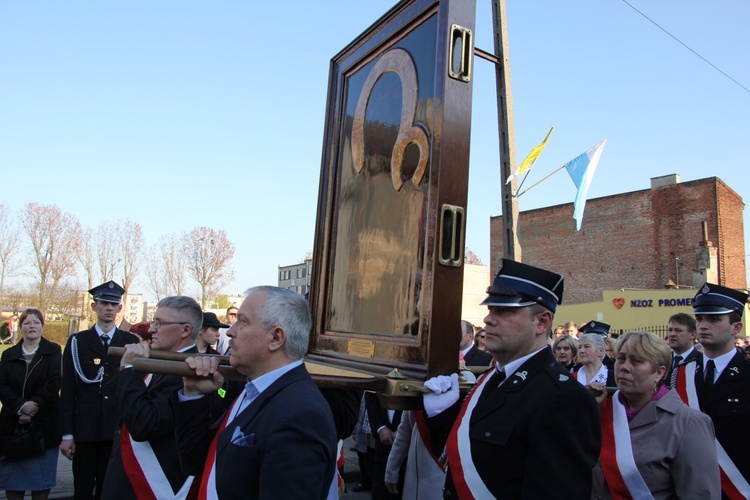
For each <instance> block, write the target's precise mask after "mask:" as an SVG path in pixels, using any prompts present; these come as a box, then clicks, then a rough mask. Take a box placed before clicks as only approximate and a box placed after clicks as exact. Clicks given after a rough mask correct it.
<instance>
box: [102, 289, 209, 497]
mask: <svg viewBox="0 0 750 500" xmlns="http://www.w3.org/2000/svg"><path fill="white" fill-rule="evenodd" d="M202 323H203V311H202V310H201V307H200V305H198V303H197V302H196V301H195V300H193V299H192V298H190V297H184V296H173V297H166V298H164V299H162V300H160V301H159V303H158V304H157V305H156V312H155V313H154V319H153V321H151V327H150V328H149V333H150V334H151V345H150V346H149V345H148V344H131V345H127V346H125V354H124V355H123V357H122V359H121V361H120V372H119V373H118V374H117V376H116V377H115V378H113V380H112V385H113V386H114V391H115V394H116V396H117V402H118V404H119V408H120V420H121V423H120V425H119V427H118V428H117V430H116V431H115V442H114V446H113V448H112V459H111V460H110V463H109V467H108V468H107V474H106V477H105V481H104V489H103V495H102V497H103V498H105V499H106V498H111V499H118V500H119V499H136V498H184V497H185V496H184V495H185V494H187V492H188V491H189V489H190V486H191V484H192V480H193V478H192V477H188V476H187V475H186V474H185V473H184V472H183V468H182V465H181V464H180V457H179V454H178V450H177V442H176V439H175V434H174V429H175V422H174V416H173V414H172V411H171V408H170V404H169V396H170V394H172V393H173V392H175V391H176V390H177V389H178V388H180V387H182V377H179V376H175V375H160V374H149V373H141V372H136V371H134V370H133V364H132V363H133V361H134V360H135V359H136V358H148V357H149V354H150V351H151V350H154V351H171V352H189V353H197V352H198V349H197V348H196V347H195V339H196V337H197V336H198V334H199V332H200V329H201V325H202Z"/></svg>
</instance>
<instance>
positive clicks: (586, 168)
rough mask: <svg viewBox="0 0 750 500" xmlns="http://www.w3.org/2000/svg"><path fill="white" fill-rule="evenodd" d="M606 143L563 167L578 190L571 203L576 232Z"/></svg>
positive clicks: (579, 227) (604, 141)
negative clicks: (574, 199)
mask: <svg viewBox="0 0 750 500" xmlns="http://www.w3.org/2000/svg"><path fill="white" fill-rule="evenodd" d="M606 142H607V139H604V140H603V141H602V142H600V143H599V144H597V145H596V146H594V147H593V148H591V149H589V150H588V151H586V152H585V153H583V154H582V155H580V156H578V157H576V158H574V159H573V160H571V161H569V162H568V163H566V164H565V165H564V166H565V169H566V170H567V171H568V173H569V174H570V178H571V179H573V182H574V183H575V185H576V187H577V188H578V193H577V194H576V201H575V202H574V203H573V207H574V210H573V218H574V219H575V220H576V231H580V230H581V223H582V222H583V209H584V207H586V195H587V194H588V192H589V186H590V185H591V179H593V177H594V172H596V166H597V164H598V163H599V158H601V156H602V150H603V149H604V144H605V143H606Z"/></svg>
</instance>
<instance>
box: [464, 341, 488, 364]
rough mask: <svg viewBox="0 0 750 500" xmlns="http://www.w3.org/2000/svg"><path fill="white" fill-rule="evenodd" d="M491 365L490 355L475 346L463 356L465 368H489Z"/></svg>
mask: <svg viewBox="0 0 750 500" xmlns="http://www.w3.org/2000/svg"><path fill="white" fill-rule="evenodd" d="M490 363H492V354H490V353H488V352H486V351H480V350H479V348H477V346H471V349H469V352H467V353H466V354H465V355H464V364H465V365H466V366H489V365H490Z"/></svg>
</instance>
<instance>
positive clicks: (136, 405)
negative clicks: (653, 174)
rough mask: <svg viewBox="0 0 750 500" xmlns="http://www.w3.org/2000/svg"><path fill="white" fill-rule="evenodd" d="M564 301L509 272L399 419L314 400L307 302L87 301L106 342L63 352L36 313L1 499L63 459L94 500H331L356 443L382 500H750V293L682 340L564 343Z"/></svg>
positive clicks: (547, 285)
mask: <svg viewBox="0 0 750 500" xmlns="http://www.w3.org/2000/svg"><path fill="white" fill-rule="evenodd" d="M563 282H564V280H563V277H562V276H560V275H558V274H556V273H554V272H550V271H547V270H544V269H540V268H537V267H533V266H530V265H526V264H521V263H518V262H514V261H512V260H507V259H503V261H502V262H501V265H500V268H499V270H498V272H497V275H496V276H495V277H494V279H493V282H492V285H491V286H490V287H489V288H488V290H487V297H486V298H485V300H484V301H483V302H482V304H483V305H485V306H487V308H488V314H487V316H486V317H485V318H484V326H483V327H481V328H478V327H475V326H474V325H472V324H471V323H470V322H468V321H462V322H461V323H460V325H457V334H456V335H457V336H459V337H460V340H459V342H458V344H459V353H458V358H459V361H460V363H459V367H460V370H462V371H460V373H454V374H450V375H441V376H437V377H433V378H430V379H429V380H427V381H425V383H424V386H425V388H426V390H427V393H426V394H425V395H424V398H423V404H424V410H418V411H404V412H402V411H398V410H393V409H389V408H386V407H383V406H382V405H381V404H380V402H379V400H378V398H377V397H376V395H375V394H373V393H369V392H365V393H362V392H361V391H358V390H343V389H342V390H338V389H335V390H334V389H318V387H317V386H316V385H315V383H314V382H313V380H312V378H311V376H310V374H309V373H308V372H307V369H306V367H305V364H304V363H303V356H304V355H305V354H306V353H307V350H308V347H309V346H308V342H309V332H310V329H311V318H310V311H309V307H308V303H307V301H306V299H305V297H303V296H302V295H299V294H297V293H295V292H292V291H289V290H285V289H282V288H278V287H270V286H269V287H255V288H251V289H250V290H248V291H247V292H246V298H245V300H244V301H243V303H242V304H241V305H240V306H239V308H237V307H231V308H230V309H229V310H227V315H226V322H222V321H221V320H220V319H219V318H218V317H217V315H216V314H213V313H210V312H203V311H202V309H201V307H200V306H199V304H198V303H197V302H196V301H195V300H193V299H192V298H189V297H184V296H172V297H166V298H164V299H162V300H160V301H159V303H158V304H157V308H156V311H155V313H154V317H153V319H152V320H151V321H149V322H146V323H144V324H136V325H132V326H131V329H132V332H131V331H124V330H121V329H119V328H118V327H117V325H116V318H117V315H118V312H120V310H121V309H122V295H123V293H124V290H123V289H122V287H120V285H118V284H117V283H115V282H112V281H110V282H107V283H103V284H102V285H99V286H98V287H95V288H92V289H91V290H89V292H90V293H91V295H92V297H93V303H92V306H91V307H92V310H93V311H94V313H95V314H96V317H97V321H96V323H95V324H94V326H93V327H92V328H90V329H88V330H84V331H81V332H78V333H76V334H74V335H71V336H70V337H69V339H68V341H67V344H66V346H65V349H64V350H61V349H60V346H59V345H57V344H54V343H52V342H49V341H48V340H46V339H45V338H44V336H43V329H44V315H43V314H42V312H41V311H39V310H36V309H28V310H26V311H24V312H23V314H21V315H20V317H19V318H18V328H19V333H20V339H19V341H18V342H17V343H16V344H15V345H13V346H12V347H10V348H9V349H7V350H5V351H4V352H3V354H2V357H1V358H0V402H2V411H0V488H2V489H4V490H6V492H7V497H8V498H9V499H21V498H23V497H24V494H25V492H26V491H30V492H31V494H32V498H33V499H35V500H36V499H40V500H43V499H45V498H47V497H48V495H49V493H50V489H51V488H52V487H54V485H55V479H56V478H55V475H56V468H57V460H58V457H59V455H58V450H59V453H61V454H62V455H63V456H64V457H65V458H67V459H69V460H71V461H72V470H73V477H74V490H75V493H74V495H75V498H77V499H83V498H86V499H90V498H96V499H99V498H105V499H128V498H132V499H139V498H158V499H161V498H330V499H332V498H337V497H338V496H340V494H341V493H342V491H343V489H342V486H343V485H342V479H341V476H340V474H339V472H340V471H339V469H340V467H341V465H342V457H343V450H342V443H343V439H344V438H346V437H348V436H350V435H353V436H354V438H355V439H354V442H355V447H356V449H357V452H358V455H359V457H360V468H361V472H362V483H361V484H360V485H357V487H356V488H355V489H356V490H371V492H372V493H371V494H372V498H374V499H381V498H383V499H391V498H419V499H421V498H424V499H432V498H440V497H443V498H493V497H494V498H656V499H661V498H664V499H667V498H701V499H703V498H709V499H711V498H721V497H722V495H724V497H726V498H748V497H750V486H749V485H748V480H750V456H748V455H747V453H746V449H747V445H748V443H747V442H746V439H744V438H743V437H742V435H741V434H739V433H738V432H737V430H738V429H741V428H742V425H743V424H745V423H746V420H747V417H748V416H749V413H748V411H747V407H748V405H749V404H750V399H748V398H750V380H748V379H750V359H748V357H746V354H745V350H744V347H745V346H744V345H741V343H740V345H736V343H737V336H738V334H739V333H740V331H741V329H742V314H743V312H744V310H745V307H746V306H745V305H746V303H747V299H748V295H747V293H745V292H743V291H737V290H733V289H729V288H725V287H722V286H718V285H714V284H710V283H707V284H706V285H704V286H703V287H701V288H700V290H699V291H698V293H697V294H696V296H695V297H694V299H693V302H692V303H693V314H692V315H689V314H684V313H680V314H675V315H673V316H671V317H670V318H669V320H668V323H669V333H668V335H667V339H666V341H665V340H662V339H660V338H659V337H657V336H656V335H654V334H653V333H649V332H626V333H624V334H622V335H620V336H619V337H617V338H616V336H615V335H612V334H610V325H607V324H605V323H602V322H600V321H593V320H592V321H588V322H586V323H584V324H580V325H579V324H576V323H574V322H569V323H566V324H564V325H561V326H560V327H558V328H553V325H554V315H555V312H556V308H557V305H558V304H559V303H560V302H561V301H562V295H563ZM222 340H225V343H222ZM110 347H119V348H121V350H122V351H121V352H122V353H123V354H122V355H117V356H115V355H111V354H110V351H109V348H110ZM157 352H162V353H164V354H162V355H160V356H166V354H168V353H182V355H181V358H186V359H185V361H184V363H185V364H186V365H187V367H188V368H189V369H190V372H189V373H192V374H194V375H187V376H184V377H183V376H182V375H168V374H162V373H143V372H141V371H135V370H134V369H133V366H134V364H135V363H137V362H139V361H137V360H140V359H147V358H150V357H160V356H156V354H155V353H157ZM170 356H171V354H170ZM223 356H228V358H229V363H230V364H231V367H232V369H233V372H232V373H233V374H234V375H233V376H232V377H230V378H225V376H224V375H225V374H228V373H229V372H226V371H225V370H222V369H220V363H221V362H222V360H223V359H225V358H224V357H223ZM235 375H236V376H235ZM475 375H479V376H478V378H477V377H476V376H475ZM459 379H462V380H464V381H469V382H474V383H473V388H472V389H471V390H470V391H469V392H468V393H465V392H462V391H461V390H460V389H459ZM561 464H564V466H562V465H561ZM281 477H289V478H293V480H280V479H279V478H281Z"/></svg>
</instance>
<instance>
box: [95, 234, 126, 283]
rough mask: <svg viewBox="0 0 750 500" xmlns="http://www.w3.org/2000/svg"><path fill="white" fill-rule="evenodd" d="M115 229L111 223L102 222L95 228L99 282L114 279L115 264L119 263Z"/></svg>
mask: <svg viewBox="0 0 750 500" xmlns="http://www.w3.org/2000/svg"><path fill="white" fill-rule="evenodd" d="M116 231H117V229H116V228H113V227H112V225H111V224H107V223H102V224H100V225H99V227H98V228H97V230H96V234H95V235H94V237H95V241H96V243H95V248H96V260H97V264H98V265H99V283H104V282H105V281H109V280H111V279H114V274H115V266H117V264H119V263H120V256H119V252H118V248H117V244H118V241H117V232H116Z"/></svg>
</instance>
